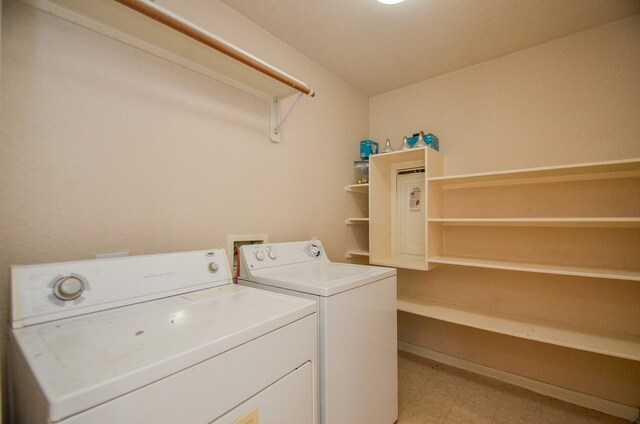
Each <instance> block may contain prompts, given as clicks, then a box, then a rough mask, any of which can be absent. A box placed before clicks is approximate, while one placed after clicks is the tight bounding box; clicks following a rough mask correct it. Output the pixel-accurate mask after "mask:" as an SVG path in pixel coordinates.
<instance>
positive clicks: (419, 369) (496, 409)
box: [398, 351, 629, 424]
mask: <svg viewBox="0 0 640 424" xmlns="http://www.w3.org/2000/svg"><path fill="white" fill-rule="evenodd" d="M398 366H399V367H398V380H399V385H398V387H399V398H400V399H399V403H400V411H399V415H400V416H399V419H398V424H463V423H464V424H525V423H526V424H628V423H629V421H627V420H623V419H621V418H616V417H612V416H609V415H605V414H602V413H600V412H597V411H593V410H590V409H586V408H582V407H579V406H576V405H573V404H570V403H567V402H563V401H561V400H557V399H554V398H550V397H548V396H543V395H540V394H538V393H534V392H531V391H529V390H526V389H523V388H520V387H517V386H512V385H510V384H507V383H503V382H501V381H498V380H494V379H491V378H488V377H485V376H481V375H478V374H473V373H470V372H467V371H464V370H460V369H458V368H454V367H451V366H448V365H444V364H440V363H438V362H434V361H430V360H428V359H424V358H421V357H419V356H415V355H412V354H410V353H407V352H402V351H400V352H398Z"/></svg>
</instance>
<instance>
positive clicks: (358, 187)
mask: <svg viewBox="0 0 640 424" xmlns="http://www.w3.org/2000/svg"><path fill="white" fill-rule="evenodd" d="M344 189H345V190H346V191H350V192H352V193H369V184H368V183H367V184H350V185H348V186H346V187H345V188H344Z"/></svg>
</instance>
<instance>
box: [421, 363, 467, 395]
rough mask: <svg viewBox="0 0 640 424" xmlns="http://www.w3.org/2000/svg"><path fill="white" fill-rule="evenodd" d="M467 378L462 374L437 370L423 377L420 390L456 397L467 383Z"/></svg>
mask: <svg viewBox="0 0 640 424" xmlns="http://www.w3.org/2000/svg"><path fill="white" fill-rule="evenodd" d="M467 378H468V376H466V375H464V374H459V373H456V372H452V371H451V370H440V369H438V370H437V371H436V372H434V373H432V374H431V375H429V376H428V377H425V379H424V383H423V385H422V388H423V389H424V390H430V391H433V392H438V393H441V394H443V395H447V396H457V395H459V394H460V392H461V391H462V389H463V387H464V386H465V384H466V383H467Z"/></svg>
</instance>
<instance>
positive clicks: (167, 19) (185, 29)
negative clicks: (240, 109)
mask: <svg viewBox="0 0 640 424" xmlns="http://www.w3.org/2000/svg"><path fill="white" fill-rule="evenodd" d="M115 1H117V2H118V3H120V4H122V5H124V6H127V7H129V8H131V9H133V10H135V11H136V12H139V13H142V14H143V15H145V16H147V17H149V18H151V19H153V20H154V21H157V22H160V23H161V24H163V25H166V26H168V27H169V28H172V29H174V30H176V31H178V32H180V33H182V34H184V35H186V36H187V37H190V38H192V39H194V40H196V41H198V42H200V43H202V44H204V45H206V46H209V47H211V48H213V49H216V50H218V51H219V52H220V53H223V54H225V55H227V56H229V57H231V58H233V59H235V60H237V61H238V62H241V63H244V64H245V65H247V66H250V67H252V68H253V69H255V70H256V71H259V72H262V73H263V74H265V75H267V76H269V77H271V78H273V79H276V80H278V81H280V82H281V83H283V84H285V85H288V86H289V87H292V88H294V89H296V90H298V91H300V92H301V93H304V94H306V95H308V96H310V97H313V96H315V95H316V93H315V92H314V91H313V90H312V89H310V88H309V87H307V86H306V85H304V84H301V83H300V82H298V81H296V80H294V79H292V78H290V77H288V76H287V75H285V74H283V73H281V72H278V71H277V70H275V69H273V68H271V67H269V66H267V65H265V64H264V63H262V62H260V61H258V60H256V59H254V58H253V57H251V56H248V55H247V54H245V53H243V52H241V51H239V50H236V49H234V48H233V47H231V46H229V45H228V44H226V43H224V42H222V41H220V40H217V39H216V38H213V37H212V36H210V35H209V34H206V33H204V32H202V31H199V30H198V29H197V28H194V27H192V26H190V25H188V24H187V23H185V22H182V21H180V20H179V19H176V18H175V17H173V16H171V15H168V14H166V13H163V12H162V11H160V10H158V9H156V8H154V7H153V6H150V5H148V4H146V3H144V2H142V1H139V0H115Z"/></svg>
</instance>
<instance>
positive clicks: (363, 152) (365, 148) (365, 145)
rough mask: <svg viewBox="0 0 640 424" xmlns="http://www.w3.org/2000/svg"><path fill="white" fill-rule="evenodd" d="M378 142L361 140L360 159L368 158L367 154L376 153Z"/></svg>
mask: <svg viewBox="0 0 640 424" xmlns="http://www.w3.org/2000/svg"><path fill="white" fill-rule="evenodd" d="M379 151H380V150H379V146H378V143H376V142H375V141H373V140H362V141H361V142H360V159H361V160H369V156H371V155H376V154H378V152H379Z"/></svg>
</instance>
